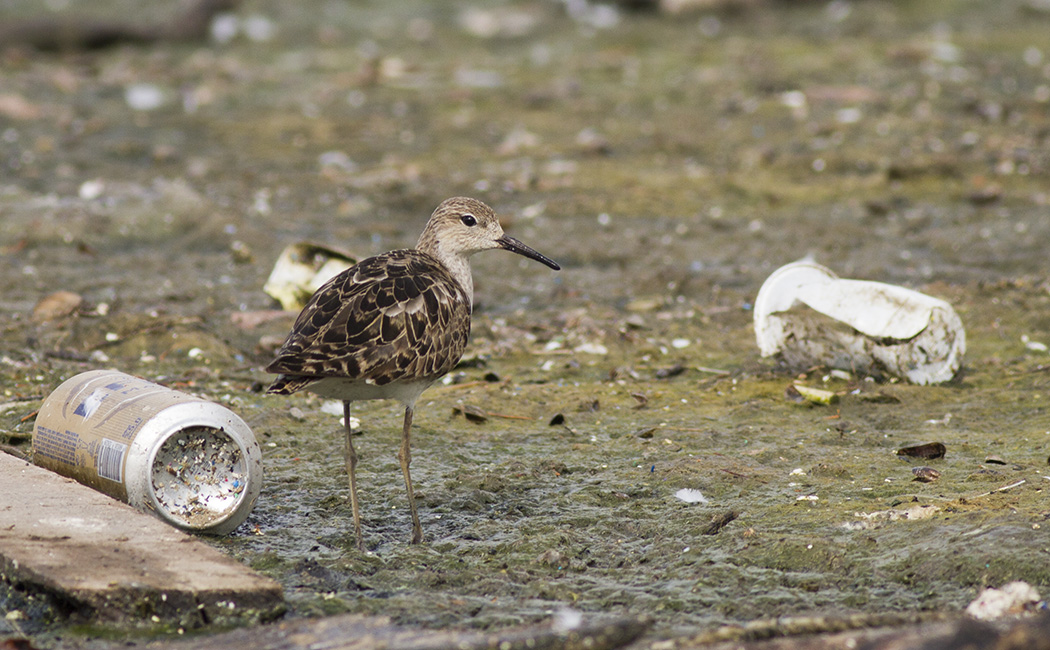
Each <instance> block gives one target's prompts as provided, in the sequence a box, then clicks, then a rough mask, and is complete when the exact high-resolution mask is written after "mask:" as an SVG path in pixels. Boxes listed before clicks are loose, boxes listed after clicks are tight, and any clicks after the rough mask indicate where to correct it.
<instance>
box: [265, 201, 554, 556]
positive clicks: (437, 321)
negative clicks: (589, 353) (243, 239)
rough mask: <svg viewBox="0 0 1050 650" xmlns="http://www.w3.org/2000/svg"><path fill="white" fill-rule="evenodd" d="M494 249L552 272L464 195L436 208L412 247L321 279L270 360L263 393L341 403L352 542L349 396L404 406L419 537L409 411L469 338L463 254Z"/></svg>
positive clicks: (470, 287) (404, 452)
mask: <svg viewBox="0 0 1050 650" xmlns="http://www.w3.org/2000/svg"><path fill="white" fill-rule="evenodd" d="M493 248H502V249H504V250H508V251H511V252H514V253H518V254H519V255H524V256H525V257H529V258H532V259H534V260H537V261H539V262H542V263H543V264H546V265H547V266H549V267H551V268H552V269H554V270H556V271H557V270H559V269H560V268H561V267H559V266H558V265H557V264H556V263H554V262H553V261H552V260H550V259H548V258H547V257H545V256H543V255H541V254H540V253H537V252H536V251H534V250H532V249H531V248H529V247H528V246H526V245H525V244H522V243H521V242H520V241H518V240H517V239H514V238H513V237H509V236H507V235H505V234H504V233H503V228H501V227H500V224H499V220H498V219H497V218H496V214H495V213H494V212H493V211H492V208H490V207H489V206H487V205H485V204H484V203H482V202H481V201H478V200H476V199H470V198H463V197H459V198H452V199H448V200H446V201H444V202H443V203H441V205H439V206H438V207H437V209H436V210H435V211H434V214H433V215H431V217H430V221H428V222H427V225H426V227H425V228H424V229H423V234H422V235H420V237H419V242H418V243H417V244H416V247H415V248H414V249H408V250H395V251H390V252H389V253H383V254H382V255H377V256H375V257H370V258H368V259H366V260H364V261H362V262H360V263H359V264H357V265H355V266H353V267H351V268H349V269H347V270H345V271H343V272H342V273H340V274H339V275H337V276H336V277H334V278H332V279H331V280H329V281H328V282H327V283H325V285H324V286H322V287H321V288H320V289H318V290H317V292H316V293H315V294H314V295H313V297H311V298H310V301H309V302H308V303H307V305H306V307H304V308H303V311H302V313H300V314H299V317H298V318H297V319H296V321H295V325H294V326H293V327H292V331H291V333H289V334H288V338H287V339H286V340H285V342H284V345H282V346H281V349H280V350H278V351H277V357H276V358H275V359H274V360H273V361H272V362H271V363H270V365H268V366H267V367H266V371H267V372H271V373H275V374H277V375H278V376H277V379H276V380H274V382H273V384H271V385H270V388H269V389H268V390H267V392H269V393H277V394H281V395H287V394H290V393H294V392H296V391H298V390H302V389H306V390H309V391H311V392H313V393H316V394H318V395H320V396H322V397H328V398H333V399H338V400H342V402H343V421H344V424H345V426H346V471H347V474H349V476H350V505H351V507H352V508H353V513H354V534H355V535H356V536H357V546H358V548H362V549H363V548H364V543H363V540H362V537H361V513H360V510H359V508H358V501H357V479H356V478H355V476H354V469H355V468H356V466H357V454H356V453H355V452H354V443H353V441H352V440H351V431H350V402H353V401H355V400H368V399H396V400H398V401H399V402H401V403H402V404H404V406H405V422H404V427H403V428H402V430H401V448H400V450H399V452H398V460H400V461H401V471H402V473H404V475H405V487H406V488H407V489H408V504H409V508H410V510H411V512H412V543H413V544H418V543H419V542H421V541H422V539H423V529H422V527H421V526H420V524H419V515H418V514H417V513H416V502H415V499H414V497H413V494H412V477H411V475H410V474H409V469H408V468H409V464H410V462H411V456H410V450H409V448H410V444H411V443H410V441H411V436H410V433H411V429H412V414H413V410H414V408H415V403H416V400H417V399H419V396H420V394H422V393H423V391H424V390H426V388H427V387H428V386H430V385H431V384H432V383H434V382H435V381H436V380H438V379H439V378H441V377H442V376H443V375H444V374H445V373H447V372H448V371H449V370H451V369H452V368H453V367H454V366H455V365H456V363H458V362H459V359H460V357H462V356H463V349H464V348H465V347H466V345H467V337H468V335H469V334H470V312H471V306H472V304H473V300H474V281H473V279H472V278H471V275H470V262H469V258H470V256H471V255H473V254H474V253H478V252H480V251H484V250H490V249H493Z"/></svg>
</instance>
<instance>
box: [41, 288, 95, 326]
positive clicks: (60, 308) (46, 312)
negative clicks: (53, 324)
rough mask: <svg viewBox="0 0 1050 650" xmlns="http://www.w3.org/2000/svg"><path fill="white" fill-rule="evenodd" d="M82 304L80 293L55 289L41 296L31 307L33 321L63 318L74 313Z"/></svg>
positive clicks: (82, 299) (44, 321) (42, 321)
mask: <svg viewBox="0 0 1050 650" xmlns="http://www.w3.org/2000/svg"><path fill="white" fill-rule="evenodd" d="M83 304H84V298H83V297H82V296H80V294H76V293H73V292H72V291H56V292H54V293H52V294H49V295H47V296H44V297H43V298H41V299H40V301H39V302H38V303H36V306H35V307H33V322H34V323H46V322H48V321H53V320H58V319H60V318H65V317H66V316H70V315H72V314H74V313H76V312H77V311H78V310H79V309H80V308H81V306H82V305H83Z"/></svg>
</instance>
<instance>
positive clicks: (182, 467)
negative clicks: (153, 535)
mask: <svg viewBox="0 0 1050 650" xmlns="http://www.w3.org/2000/svg"><path fill="white" fill-rule="evenodd" d="M151 480H152V484H153V493H154V495H155V497H156V500H157V503H158V504H159V505H160V507H161V508H163V509H164V510H165V511H166V512H167V513H168V514H169V515H170V516H171V517H172V518H174V519H175V520H177V521H180V522H183V523H184V524H185V525H186V527H188V528H193V529H202V528H206V527H208V526H209V525H211V524H214V523H217V522H218V521H219V520H222V519H224V518H226V517H227V516H229V515H230V514H231V513H232V512H233V511H234V510H235V509H236V507H237V504H238V502H239V501H240V499H241V495H242V494H243V493H244V490H245V487H246V486H247V482H248V471H247V466H246V462H245V458H244V454H242V453H241V448H240V446H239V445H238V444H237V443H236V442H235V441H234V440H233V438H231V437H230V436H229V435H228V434H227V433H226V432H225V431H223V430H222V429H215V428H212V427H187V428H185V429H180V430H179V431H176V432H175V433H173V434H171V435H170V436H168V439H167V440H165V441H164V442H163V443H161V445H160V447H158V448H157V453H156V455H155V456H154V459H153V467H152V471H151Z"/></svg>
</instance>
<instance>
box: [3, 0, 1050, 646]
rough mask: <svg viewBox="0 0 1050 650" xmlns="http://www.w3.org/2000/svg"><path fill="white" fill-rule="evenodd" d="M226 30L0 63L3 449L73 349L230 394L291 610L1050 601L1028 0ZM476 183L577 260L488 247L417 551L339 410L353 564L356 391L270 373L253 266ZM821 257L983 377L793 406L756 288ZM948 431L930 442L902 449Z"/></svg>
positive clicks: (1048, 99) (518, 8) (398, 616)
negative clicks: (877, 290) (905, 296)
mask: <svg viewBox="0 0 1050 650" xmlns="http://www.w3.org/2000/svg"><path fill="white" fill-rule="evenodd" d="M635 4H637V3H635ZM72 9H73V8H72V7H70V8H68V9H59V10H56V9H54V8H49V9H47V10H48V11H60V12H61V11H72ZM0 10H2V11H3V12H4V16H3V17H4V20H5V21H6V20H8V19H9V18H10V19H12V20H14V19H21V18H26V17H29V16H30V15H33V14H35V13H36V12H38V11H42V10H43V9H41V8H40V6H39V3H35V2H25V3H23V2H7V3H5V4H4V5H3V6H2V9H0ZM91 10H92V11H97V12H99V15H100V16H101V17H102V18H107V19H114V20H116V19H122V18H125V17H127V16H134V17H135V18H136V19H141V20H144V21H162V20H164V19H165V15H164V14H163V13H162V8H161V7H160V6H158V7H157V8H156V9H144V8H142V7H140V5H139V4H137V3H130V2H121V1H117V0H114V1H112V2H105V3H94V4H93V6H92V7H91ZM154 11H155V12H156V13H151V12H154ZM219 26H220V28H221V29H220V28H216V30H215V34H216V35H215V36H213V37H212V40H211V41H209V42H204V43H156V44H151V45H149V46H134V45H123V46H119V47H116V48H111V49H105V50H100V51H93V52H89V53H84V52H67V53H60V54H53V53H44V54H42V53H39V52H35V51H34V50H32V49H31V48H28V47H14V48H5V50H4V53H3V57H4V58H3V62H4V65H3V67H2V69H0V74H2V83H0V87H2V88H3V91H2V92H0V136H2V137H0V164H2V166H3V174H2V180H0V214H2V218H0V251H2V253H3V256H4V258H5V260H7V261H8V263H7V264H4V265H0V276H2V282H3V286H4V287H5V290H4V292H3V294H2V296H0V300H2V309H0V346H2V350H0V352H2V354H0V360H2V363H0V376H2V384H0V385H2V389H3V392H4V394H3V399H2V400H0V407H2V410H0V442H2V443H3V444H4V445H5V448H8V449H11V450H13V451H15V452H16V453H25V451H26V447H27V441H28V437H29V432H30V430H31V428H32V418H31V417H29V418H26V416H27V415H29V414H31V412H32V411H33V410H34V409H35V408H36V406H37V405H38V404H39V402H40V401H42V399H43V398H44V397H45V396H46V395H47V394H48V393H49V392H50V391H51V390H53V389H54V388H55V387H56V386H58V385H59V384H60V383H61V381H62V380H64V379H66V378H68V377H71V376H73V375H74V374H77V373H78V372H82V371H84V370H88V369H94V368H107V367H116V368H119V369H120V370H122V371H124V372H128V373H130V374H135V375H138V376H142V377H146V378H148V379H150V380H152V381H156V382H159V383H162V384H164V385H167V386H170V387H173V388H176V389H178V390H183V391H187V392H192V393H194V394H198V395H201V396H203V397H205V398H207V399H209V400H212V401H216V402H219V403H222V404H224V405H226V406H228V407H229V408H231V409H232V410H234V411H235V412H236V413H238V414H239V415H240V416H241V417H242V418H243V419H244V420H245V421H246V422H247V424H248V425H249V426H250V427H251V428H252V430H253V431H255V432H256V434H257V436H258V438H259V442H260V444H261V445H262V448H263V463H264V468H265V474H266V484H265V485H264V487H263V491H262V494H261V496H260V498H259V502H258V505H257V507H256V509H255V510H254V512H253V514H252V515H251V516H250V517H249V519H248V521H247V522H246V523H245V524H244V525H242V526H241V528H240V529H239V530H238V531H237V533H236V534H235V535H233V536H232V537H229V538H227V539H223V540H218V541H216V542H215V544H216V545H217V546H218V547H219V548H221V549H223V550H224V551H226V552H227V553H229V554H231V555H233V556H235V557H237V558H239V559H240V560H242V561H243V562H245V563H247V564H249V565H251V566H253V567H255V568H256V569H258V570H259V571H261V572H263V573H265V574H266V575H269V576H271V577H273V578H275V579H277V580H278V581H279V582H280V583H281V584H282V585H284V587H285V589H286V593H287V596H288V598H289V600H290V603H291V615H293V616H302V615H308V614H318V613H337V612H344V611H352V612H367V613H382V614H386V615H390V616H392V617H393V618H394V620H395V621H396V622H398V623H403V624H411V625H424V626H431V627H440V626H446V625H453V624H455V625H460V624H462V625H469V626H474V627H478V628H490V627H496V626H503V625H507V624H511V623H518V622H532V621H536V620H540V619H543V618H545V617H547V616H549V615H550V613H551V612H554V611H557V610H559V609H562V608H565V607H572V608H575V609H578V610H582V611H584V612H606V613H631V614H647V615H650V616H652V617H654V619H655V621H656V626H655V628H654V631H653V632H652V635H654V636H655V637H668V636H672V635H675V634H679V633H692V632H695V631H698V630H703V629H709V628H710V627H712V626H714V625H718V624H722V623H739V622H745V621H749V620H754V619H757V618H764V617H769V616H779V615H793V614H824V615H847V614H851V613H872V614H881V613H892V612H901V611H904V612H924V611H959V610H961V609H963V608H964V607H965V605H966V604H967V603H968V602H969V601H970V600H971V599H972V598H974V597H975V596H976V595H977V593H978V591H979V590H980V589H981V588H982V587H984V586H999V585H1001V584H1003V583H1006V582H1009V581H1010V580H1014V579H1023V580H1025V581H1027V582H1028V583H1030V584H1032V585H1033V586H1035V587H1036V588H1038V589H1039V590H1040V591H1042V592H1043V595H1044V596H1045V592H1046V591H1047V590H1050V569H1048V567H1050V562H1048V561H1047V560H1048V557H1047V553H1048V551H1047V548H1048V544H1047V530H1046V528H1047V526H1050V522H1047V517H1048V516H1050V506H1048V505H1047V500H1046V493H1045V490H1046V487H1047V486H1048V485H1050V481H1048V479H1047V478H1046V476H1048V475H1050V467H1048V466H1047V456H1048V454H1050V416H1048V415H1047V404H1048V401H1047V400H1048V395H1050V385H1048V382H1050V379H1048V376H1047V370H1048V369H1050V357H1048V356H1047V344H1050V340H1048V339H1050V334H1048V325H1050V317H1048V315H1047V314H1048V313H1050V312H1048V309H1050V293H1048V286H1050V285H1048V283H1047V268H1046V254H1045V251H1046V250H1047V246H1048V244H1050V219H1047V218H1046V211H1047V203H1048V202H1050V198H1048V197H1050V195H1048V191H1050V190H1048V170H1050V159H1048V156H1050V153H1048V152H1050V146H1048V144H1050V143H1048V142H1047V137H1048V136H1047V133H1050V39H1048V37H1047V34H1048V33H1050V14H1048V13H1047V12H1046V11H1045V7H1044V6H1043V4H1042V3H1038V2H1020V1H1019V2H1008V3H977V2H973V3H971V2H923V3H918V2H915V3H906V2H899V3H889V2H880V1H876V0H871V1H865V2H838V1H836V2H831V3H813V4H810V3H778V2H758V3H745V4H744V5H743V6H741V5H734V6H731V7H729V6H717V7H713V8H707V9H694V10H691V11H688V12H686V13H681V14H675V15H670V14H668V13H666V12H664V11H660V10H651V11H632V10H628V9H625V8H623V7H619V6H611V5H610V6H607V7H605V8H602V7H601V6H600V5H597V4H590V3H588V4H584V3H560V2H542V1H532V2H527V1H520V2H505V3H499V4H488V3H477V4H473V5H472V4H469V3H463V4H461V5H457V6H456V7H455V8H449V7H446V6H445V5H444V4H440V5H439V4H435V3H423V2H413V1H410V0H403V1H399V2H362V3H339V2H319V3H317V4H316V11H313V12H301V11H299V10H298V9H297V8H293V5H291V4H288V3H277V2H264V1H258V2H254V1H252V2H243V3H241V5H239V7H238V8H237V10H236V12H235V13H234V14H231V15H229V16H226V17H223V18H222V20H221V21H220V23H219ZM455 195H474V196H477V197H478V198H481V199H483V200H484V201H485V202H486V203H489V204H490V205H493V206H494V207H495V208H496V209H497V210H499V211H500V212H502V213H503V214H504V215H505V216H506V220H505V221H506V223H505V225H506V227H507V230H508V232H510V233H511V234H512V235H514V236H515V237H520V238H521V239H523V240H526V241H529V242H530V244H532V245H535V246H536V247H537V249H539V250H543V251H545V252H546V253H548V254H550V255H551V257H552V258H554V259H557V260H558V261H559V262H562V263H563V266H564V271H563V272H562V273H560V274H558V276H557V277H551V276H550V275H548V274H545V273H536V269H535V268H534V267H532V266H528V265H520V264H518V263H517V262H516V260H509V261H508V260H507V259H505V258H503V257H501V256H492V257H490V258H488V259H484V258H479V259H478V260H477V261H476V263H475V265H474V268H475V282H476V296H477V304H476V309H475V314H474V327H473V333H472V341H471V345H470V348H469V350H468V359H467V361H466V362H464V363H463V364H461V366H460V367H459V368H457V369H456V370H455V371H454V372H453V373H452V374H451V375H450V378H449V380H448V381H447V382H446V383H444V384H443V385H440V386H435V387H434V388H432V389H431V390H430V391H428V392H427V393H425V394H424V396H423V398H422V399H423V400H424V401H425V402H426V403H425V408H422V407H421V408H420V414H419V416H418V417H417V418H416V423H415V424H416V427H417V433H416V435H415V439H414V446H413V449H414V451H415V454H414V458H413V464H412V470H413V475H414V477H415V481H416V483H417V484H418V494H417V496H418V499H419V503H418V505H419V507H420V514H421V517H422V518H423V525H424V528H425V530H426V531H427V535H428V538H427V541H426V543H425V544H423V545H420V546H410V545H407V544H405V543H404V531H406V530H407V529H408V527H409V523H408V512H407V509H406V508H404V501H403V500H404V493H403V489H404V488H403V483H402V479H401V474H400V472H399V469H398V464H397V460H396V447H397V430H398V426H399V417H400V414H399V412H398V411H399V407H398V406H397V405H396V404H393V403H364V404H358V405H355V406H354V410H353V415H354V416H355V417H356V418H358V419H359V421H360V429H361V435H360V436H359V438H357V439H355V444H356V445H357V446H358V452H359V455H360V457H361V462H360V464H359V465H358V480H359V486H360V490H361V496H362V503H363V506H364V507H363V518H364V520H365V522H364V523H365V526H366V528H367V529H368V530H369V531H370V532H369V538H370V540H369V541H370V547H369V552H368V553H364V554H362V553H360V552H358V551H357V550H356V548H355V544H354V540H353V538H352V534H351V533H352V521H351V516H350V506H349V503H348V499H347V495H348V487H347V486H346V484H345V475H344V469H343V460H342V450H341V446H340V445H341V439H340V438H341V434H340V422H339V419H338V413H339V411H335V412H334V413H333V410H332V409H331V408H329V407H328V406H326V405H325V403H324V402H322V401H320V400H317V399H314V398H310V397H309V396H302V397H296V398H293V399H291V400H289V399H277V398H270V397H266V396H264V395H262V394H261V388H262V386H263V385H264V383H265V382H267V381H268V380H269V377H268V376H266V375H265V374H264V373H262V372H261V370H260V368H261V367H262V366H263V365H265V363H266V362H267V361H269V359H270V358H271V356H270V355H271V354H272V350H273V348H274V346H275V345H277V344H279V342H280V338H281V337H282V336H283V334H284V333H285V332H286V331H287V329H288V327H289V326H290V323H291V319H292V317H293V316H294V314H289V315H283V316H282V315H280V314H277V313H274V312H271V311H269V310H271V309H272V308H273V307H274V305H273V304H272V303H271V299H270V298H269V297H268V296H266V294H265V293H263V291H262V286H263V284H264V283H265V281H266V278H267V276H268V274H269V272H270V269H271V268H272V266H273V264H274V262H275V260H276V259H277V257H278V255H279V254H280V251H281V250H282V249H284V248H285V247H286V246H287V245H289V244H292V243H295V242H298V241H310V242H314V243H320V244H338V246H339V247H340V248H345V249H347V250H348V251H350V252H351V253H353V254H354V255H355V256H356V257H358V258H360V257H364V256H367V255H372V254H375V253H378V252H381V251H384V250H389V249H391V248H398V247H405V246H410V245H411V244H412V243H413V242H414V240H415V235H416V233H417V232H418V231H419V229H420V227H421V226H422V224H423V223H424V222H425V220H426V217H427V215H428V214H429V213H430V211H431V210H433V208H434V206H435V205H437V204H438V203H439V202H440V201H441V200H442V199H444V198H447V197H449V196H455ZM805 255H812V256H814V257H815V258H816V260H817V261H818V262H820V263H821V264H824V265H825V266H828V267H829V268H831V269H833V270H834V271H835V272H836V273H838V274H840V275H841V276H842V277H850V278H858V279H866V280H875V281H880V282H890V283H894V284H901V285H905V286H909V287H911V288H915V289H918V290H921V291H922V292H923V293H926V294H929V295H932V296H935V297H938V298H942V299H944V300H946V301H948V302H949V303H951V304H952V305H953V306H954V308H955V309H956V311H957V312H958V313H959V315H960V317H961V318H962V320H963V323H964V324H965V325H966V335H967V356H966V360H965V365H964V370H963V374H962V376H961V377H960V378H959V379H958V380H957V381H955V382H954V383H951V384H946V385H938V386H923V387H919V386H911V385H906V384H900V383H892V382H891V383H881V384H880V383H875V382H870V381H866V380H864V378H862V377H853V376H850V375H848V374H843V373H834V374H833V373H830V372H825V371H823V370H822V369H814V370H813V371H812V372H809V373H807V376H806V377H804V378H803V379H802V380H801V383H802V384H803V385H805V386H808V387H812V388H821V389H827V390H831V391H834V392H835V393H837V394H838V400H837V401H836V402H834V403H831V404H829V405H827V406H819V407H818V406H806V405H800V404H798V403H796V402H795V401H793V400H792V399H789V398H788V397H787V396H786V394H785V392H786V391H787V389H788V387H789V385H791V384H792V383H794V382H795V381H796V380H798V377H796V376H795V375H788V374H785V373H782V372H779V371H777V369H776V368H775V366H774V365H773V363H772V362H769V361H767V360H762V359H760V358H759V355H758V349H757V346H756V345H755V340H754V333H753V330H752V328H751V311H750V306H751V304H752V302H753V301H754V299H755V296H756V294H757V291H758V288H759V286H760V285H761V284H762V281H763V280H764V279H765V278H766V277H767V276H768V275H769V274H770V273H771V272H772V271H773V270H774V269H776V268H777V267H779V266H780V265H782V264H784V263H787V262H790V261H793V260H795V259H798V258H800V257H803V256H805ZM487 278H488V279H487ZM497 279H498V281H497ZM58 291H64V292H68V295H67V294H61V295H58V294H56V292H58ZM421 406H424V405H421ZM934 442H938V443H941V444H943V445H944V448H945V450H946V453H945V455H944V457H943V458H937V459H922V458H919V459H911V458H910V457H908V456H899V455H897V454H896V453H895V452H896V451H897V450H898V449H901V448H904V447H908V446H912V445H915V444H921V443H934ZM920 468H929V469H920ZM930 469H932V470H934V471H932V472H931V471H929V470H930ZM913 470H918V471H917V472H913ZM917 477H919V478H922V479H924V480H922V481H916V480H913V479H915V478H917ZM931 479H932V480H931ZM681 490H687V491H686V492H681V493H680V491H681ZM678 494H681V496H676V495H678ZM681 497H686V499H683V498H681ZM12 620H15V619H12ZM34 620H35V619H32V620H30V621H23V622H22V623H21V624H20V625H23V627H27V629H29V628H31V627H32V626H30V625H29V623H31V622H33V621H34ZM16 624H18V623H16ZM37 624H38V629H39V631H40V632H41V633H42V634H43V633H46V632H50V633H52V634H59V635H61V634H69V632H63V631H62V627H61V626H62V624H63V623H62V621H61V620H58V621H54V622H51V623H48V622H47V621H44V620H42V619H41V620H40V621H38V622H37ZM56 630H58V632H55V631H56ZM52 638H53V637H52Z"/></svg>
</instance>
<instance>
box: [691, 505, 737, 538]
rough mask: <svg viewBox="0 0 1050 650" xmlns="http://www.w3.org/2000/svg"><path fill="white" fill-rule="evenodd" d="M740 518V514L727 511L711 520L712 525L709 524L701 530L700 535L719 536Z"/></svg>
mask: <svg viewBox="0 0 1050 650" xmlns="http://www.w3.org/2000/svg"><path fill="white" fill-rule="evenodd" d="M739 516H740V513H739V512H736V511H735V510H726V511H725V512H721V513H719V514H717V515H715V516H714V517H712V518H711V523H709V524H707V525H706V526H704V527H703V528H701V529H700V534H701V535H717V534H718V533H720V532H721V531H722V529H723V528H725V527H726V526H728V525H729V524H730V523H732V522H733V521H734V520H736V518H737V517H739Z"/></svg>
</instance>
